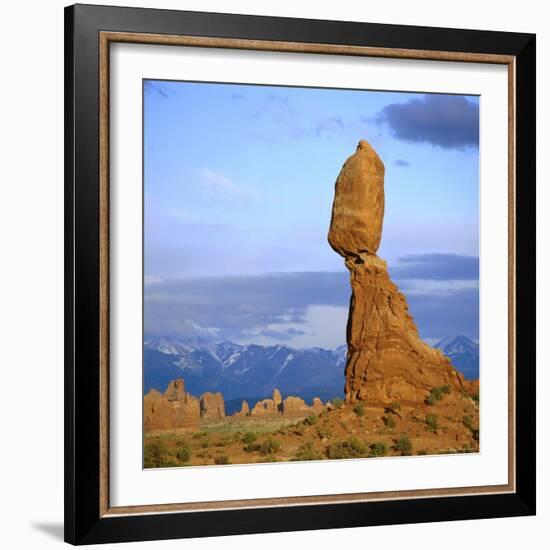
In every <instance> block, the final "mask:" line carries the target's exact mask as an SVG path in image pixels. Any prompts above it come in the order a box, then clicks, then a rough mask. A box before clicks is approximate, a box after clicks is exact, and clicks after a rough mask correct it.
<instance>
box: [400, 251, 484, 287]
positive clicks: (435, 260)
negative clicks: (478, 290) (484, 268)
mask: <svg viewBox="0 0 550 550" xmlns="http://www.w3.org/2000/svg"><path fill="white" fill-rule="evenodd" d="M390 273H391V276H392V277H393V278H395V279H398V280H399V279H426V280H436V281H461V280H477V279H479V258H477V257H475V256H460V255H458V254H414V255H410V256H404V257H402V258H399V262H398V264H397V266H395V267H391V268H390Z"/></svg>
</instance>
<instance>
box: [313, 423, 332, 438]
mask: <svg viewBox="0 0 550 550" xmlns="http://www.w3.org/2000/svg"><path fill="white" fill-rule="evenodd" d="M317 435H318V436H319V439H328V438H329V437H330V436H331V435H332V431H331V430H330V429H329V428H327V427H326V426H319V427H318V428H317Z"/></svg>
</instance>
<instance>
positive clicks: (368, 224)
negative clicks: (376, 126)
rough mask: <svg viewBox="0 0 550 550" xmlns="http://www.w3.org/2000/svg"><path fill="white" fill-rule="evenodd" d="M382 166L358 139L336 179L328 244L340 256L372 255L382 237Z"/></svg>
mask: <svg viewBox="0 0 550 550" xmlns="http://www.w3.org/2000/svg"><path fill="white" fill-rule="evenodd" d="M383 220H384V164H383V162H382V161H381V160H380V157H379V156H378V155H377V154H376V151H375V150H374V149H373V148H372V147H371V146H370V144H369V143H367V142H366V141H365V140H361V141H360V142H359V145H358V146H357V150H356V152H355V153H354V154H353V155H352V156H351V157H349V158H348V159H347V160H346V162H345V163H344V166H343V167H342V170H341V171H340V175H339V176H338V179H337V180H336V185H335V192H334V202H333V205H332V218H331V221H330V230H329V234H328V241H329V243H330V245H331V246H332V248H333V249H334V250H335V251H336V252H338V254H340V255H341V256H344V257H346V256H349V255H354V256H360V255H361V254H363V253H366V254H374V253H376V251H377V250H378V247H379V246H380V240H381V238H382V222H383Z"/></svg>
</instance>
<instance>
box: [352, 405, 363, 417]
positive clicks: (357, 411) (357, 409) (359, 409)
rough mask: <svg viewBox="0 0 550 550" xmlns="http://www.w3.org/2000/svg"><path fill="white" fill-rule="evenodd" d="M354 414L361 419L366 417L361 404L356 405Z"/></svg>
mask: <svg viewBox="0 0 550 550" xmlns="http://www.w3.org/2000/svg"><path fill="white" fill-rule="evenodd" d="M353 412H354V413H355V414H356V415H357V416H359V417H362V416H365V407H364V406H363V405H361V404H358V405H355V407H353Z"/></svg>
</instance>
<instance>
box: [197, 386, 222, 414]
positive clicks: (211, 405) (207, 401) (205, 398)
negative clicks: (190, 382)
mask: <svg viewBox="0 0 550 550" xmlns="http://www.w3.org/2000/svg"><path fill="white" fill-rule="evenodd" d="M200 408H201V418H203V419H205V420H215V419H220V418H225V402H224V399H223V395H222V394H221V393H220V392H217V393H211V392H206V393H203V394H202V395H201V399H200Z"/></svg>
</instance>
